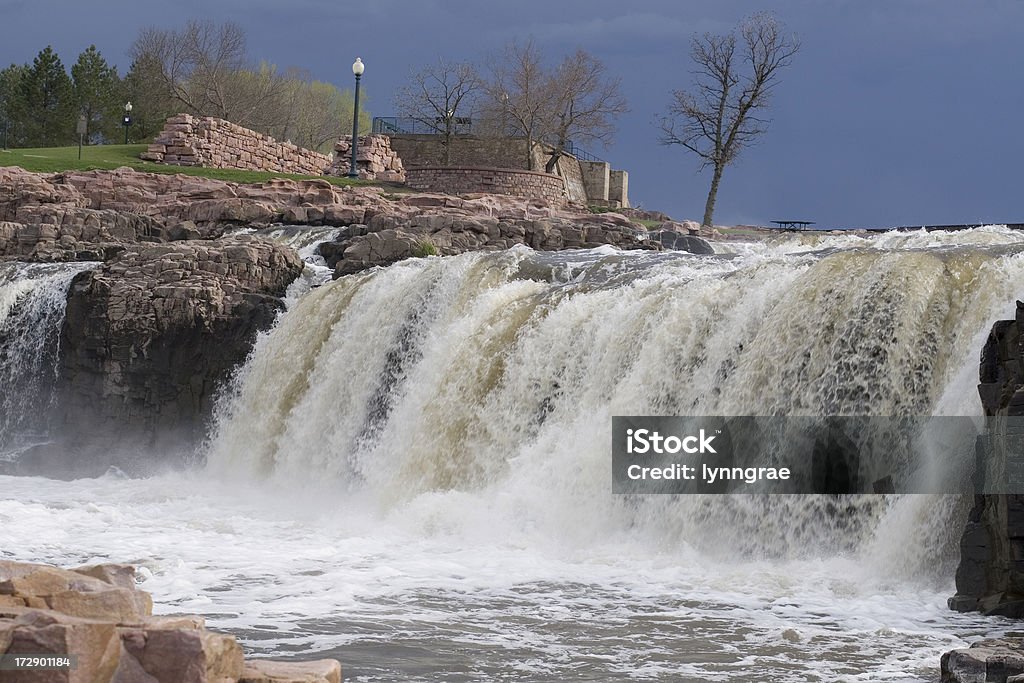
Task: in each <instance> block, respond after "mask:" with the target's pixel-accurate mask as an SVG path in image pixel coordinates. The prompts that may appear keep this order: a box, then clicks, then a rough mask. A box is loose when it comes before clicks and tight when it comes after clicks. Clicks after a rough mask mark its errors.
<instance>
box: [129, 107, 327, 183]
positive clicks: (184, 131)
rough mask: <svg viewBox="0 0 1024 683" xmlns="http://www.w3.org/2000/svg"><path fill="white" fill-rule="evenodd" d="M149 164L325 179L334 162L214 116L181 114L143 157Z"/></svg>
mask: <svg viewBox="0 0 1024 683" xmlns="http://www.w3.org/2000/svg"><path fill="white" fill-rule="evenodd" d="M142 158H143V159H145V160H147V161H156V162H158V163H163V164H171V165H175V166H202V167H204V168H237V169H242V170H247V171H270V172H274V173H296V174H301V175H321V174H322V173H323V172H324V171H325V169H327V167H328V166H330V165H331V158H330V157H329V156H327V155H326V154H320V153H319V152H314V151H312V150H308V149H303V148H302V147H299V146H298V145H293V144H292V143H290V142H278V141H277V140H275V139H274V138H272V137H270V136H269V135H263V134H262V133H257V132H256V131H253V130H249V129H248V128H243V127H242V126H239V125H236V124H234V123H231V122H230V121H225V120H224V119H217V118H213V117H210V116H206V117H198V116H191V115H189V114H178V115H177V116H172V117H170V118H169V119H167V123H166V124H165V125H164V129H163V130H162V131H161V132H160V134H159V135H157V137H156V140H155V141H154V142H153V144H152V145H150V146H149V149H148V150H147V151H146V152H144V153H143V154H142Z"/></svg>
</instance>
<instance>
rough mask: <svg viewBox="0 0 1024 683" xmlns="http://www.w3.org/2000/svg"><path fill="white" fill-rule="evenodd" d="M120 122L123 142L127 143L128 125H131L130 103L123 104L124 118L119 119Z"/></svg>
mask: <svg viewBox="0 0 1024 683" xmlns="http://www.w3.org/2000/svg"><path fill="white" fill-rule="evenodd" d="M121 123H122V124H124V144H126V145H127V144H128V126H130V125H132V103H131V102H129V103H128V104H126V105H124V118H123V119H121Z"/></svg>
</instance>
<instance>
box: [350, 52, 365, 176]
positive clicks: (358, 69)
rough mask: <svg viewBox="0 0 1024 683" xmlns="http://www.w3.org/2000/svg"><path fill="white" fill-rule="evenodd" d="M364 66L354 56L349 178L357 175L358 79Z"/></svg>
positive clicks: (361, 61)
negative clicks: (354, 93)
mask: <svg viewBox="0 0 1024 683" xmlns="http://www.w3.org/2000/svg"><path fill="white" fill-rule="evenodd" d="M365 68H366V67H364V66H363V60H361V59H360V58H359V57H356V61H355V62H353V63H352V73H353V74H355V76H356V97H355V100H356V102H355V105H354V107H353V111H352V165H351V166H349V167H348V177H349V178H358V177H359V171H357V170H356V145H357V144H359V79H360V78H361V77H362V75H363V69H365Z"/></svg>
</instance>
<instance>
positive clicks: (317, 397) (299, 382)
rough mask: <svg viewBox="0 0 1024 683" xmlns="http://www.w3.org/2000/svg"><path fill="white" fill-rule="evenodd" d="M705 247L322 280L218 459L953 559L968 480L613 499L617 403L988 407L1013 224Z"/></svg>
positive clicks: (504, 522) (518, 512) (432, 499)
mask: <svg viewBox="0 0 1024 683" xmlns="http://www.w3.org/2000/svg"><path fill="white" fill-rule="evenodd" d="M720 250H721V251H728V252H731V253H722V254H718V255H715V256H707V257H696V256H691V255H688V254H679V253H655V252H634V253H629V252H625V253H624V252H618V251H615V250H613V249H611V248H601V249H596V250H589V251H576V252H559V253H537V252H533V251H530V250H528V249H525V248H517V249H513V250H510V251H507V252H496V253H474V254H464V255H461V256H457V257H449V258H426V259H412V260H407V261H404V262H402V263H399V264H396V265H395V266H392V267H390V268H387V269H384V270H376V271H370V272H367V273H363V274H360V275H357V276H350V277H346V278H343V279H340V280H337V281H335V282H332V283H330V284H327V285H325V286H322V287H319V288H317V289H314V290H313V291H311V292H310V293H308V294H306V295H305V296H304V297H303V298H302V299H301V300H299V301H298V302H297V304H296V305H295V306H293V307H292V308H291V309H290V310H289V312H288V313H287V314H285V315H284V316H282V318H281V319H280V321H279V322H278V324H277V326H276V327H275V329H273V330H272V331H270V332H269V333H267V334H265V335H263V336H262V337H261V338H260V339H259V341H258V342H257V345H256V347H255V349H254V350H253V353H252V354H251V357H250V359H249V361H248V363H247V365H246V367H245V368H244V369H243V370H242V371H241V372H240V373H239V375H238V377H237V379H236V384H235V386H234V388H233V392H232V394H231V395H230V396H229V397H228V399H227V400H225V401H224V403H223V405H222V406H221V410H220V413H219V416H218V421H217V425H216V428H215V431H214V433H213V434H212V436H211V439H210V443H209V444H208V448H207V466H208V468H209V469H210V470H211V471H212V472H215V473H229V474H230V475H231V476H235V477H237V476H250V477H257V478H268V477H269V478H274V479H276V480H279V481H282V482H293V483H296V484H298V485H317V486H322V485H327V486H330V487H333V489H334V490H335V491H336V492H337V493H338V494H339V495H345V496H349V497H364V498H365V499H366V501H367V505H370V506H375V507H376V508H378V509H379V510H381V514H385V515H389V514H391V515H393V514H411V515H415V516H417V517H418V518H420V519H422V520H424V521H423V523H424V524H425V525H428V524H429V525H434V526H438V525H440V526H442V527H446V528H458V529H460V530H461V533H467V534H472V533H477V534H481V535H487V534H494V533H499V532H500V533H504V534H508V535H509V536H510V537H516V536H519V535H521V536H523V537H528V538H530V539H538V538H547V539H551V541H552V542H555V543H559V544H569V545H571V544H574V543H579V544H582V545H592V544H598V543H600V542H601V540H602V539H604V538H608V537H609V535H618V536H620V537H624V536H633V537H638V536H640V537H643V538H645V539H647V542H648V543H649V544H650V545H651V547H664V546H668V545H673V544H675V545H678V544H686V545H691V546H698V547H701V548H703V549H705V550H706V551H707V552H710V553H714V552H726V553H731V552H735V551H736V550H737V549H739V550H741V551H743V552H749V553H753V554H759V555H769V556H776V557H778V556H782V557H789V556H795V555H806V554H812V555H813V554H814V553H815V552H822V551H825V550H827V551H831V552H836V551H840V552H858V553H864V554H865V556H870V557H872V558H873V559H872V561H875V562H877V563H878V571H879V572H880V573H884V572H896V573H900V572H904V571H906V572H910V571H921V570H923V569H928V568H931V570H933V571H940V570H941V571H945V572H947V574H946V575H947V576H948V570H949V567H948V555H949V553H948V550H949V544H950V541H951V539H950V537H949V529H951V528H953V529H955V528H956V525H955V524H953V523H952V522H951V521H950V520H952V519H953V518H954V517H955V516H956V515H957V514H960V511H961V508H960V504H961V503H962V501H961V500H960V499H959V498H957V497H954V496H945V497H941V496H860V497H846V498H841V499H836V498H830V497H825V496H767V497H763V496H723V497H718V498H707V497H700V496H651V497H624V496H618V497H616V496H612V495H611V493H610V490H611V481H610V466H609V462H610V430H611V427H610V425H611V417H612V416H613V415H745V414H755V415H821V416H824V415H977V414H980V405H979V403H978V400H977V396H976V389H975V385H976V382H977V363H978V354H979V351H980V348H981V345H982V343H983V341H984V338H985V335H987V333H988V330H989V328H990V326H991V325H992V323H993V322H994V321H995V320H997V319H999V318H1000V317H1006V316H1008V315H1011V314H1012V312H1013V310H1014V309H1013V307H1014V301H1015V299H1016V298H1017V297H1018V296H1020V295H1021V288H1022V287H1021V286H1022V284H1024V235H1021V234H1020V233H1016V232H1013V231H1010V230H1007V229H1005V228H1001V227H987V228H981V229H976V230H971V231H964V232H960V233H947V234H939V233H926V232H923V231H922V232H918V233H899V234H888V235H884V236H876V237H858V236H841V237H829V236H823V235H798V236H795V237H790V238H787V239H782V240H778V241H775V242H772V243H767V244H758V245H744V246H738V245H726V246H725V247H724V248H721V249H720ZM531 542H539V541H536V540H533V541H531ZM943 562H945V564H943ZM939 565H941V567H940V566H939Z"/></svg>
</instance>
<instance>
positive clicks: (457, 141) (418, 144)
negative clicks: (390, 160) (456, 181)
mask: <svg viewBox="0 0 1024 683" xmlns="http://www.w3.org/2000/svg"><path fill="white" fill-rule="evenodd" d="M390 137H391V149H393V150H394V151H395V152H396V153H397V154H398V156H400V157H401V158H402V162H403V163H404V164H405V167H406V168H417V167H426V166H430V167H435V166H444V144H443V141H442V138H441V137H439V136H437V135H406V134H402V135H391V136H390ZM449 154H450V157H451V164H450V165H451V166H463V167H465V166H479V167H487V168H517V169H522V170H528V169H529V166H528V165H527V162H526V141H525V140H518V139H510V138H493V137H481V136H476V135H459V136H456V137H453V138H452V139H451V148H450V152H449ZM543 167H544V166H543V163H541V164H540V166H535V168H543Z"/></svg>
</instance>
